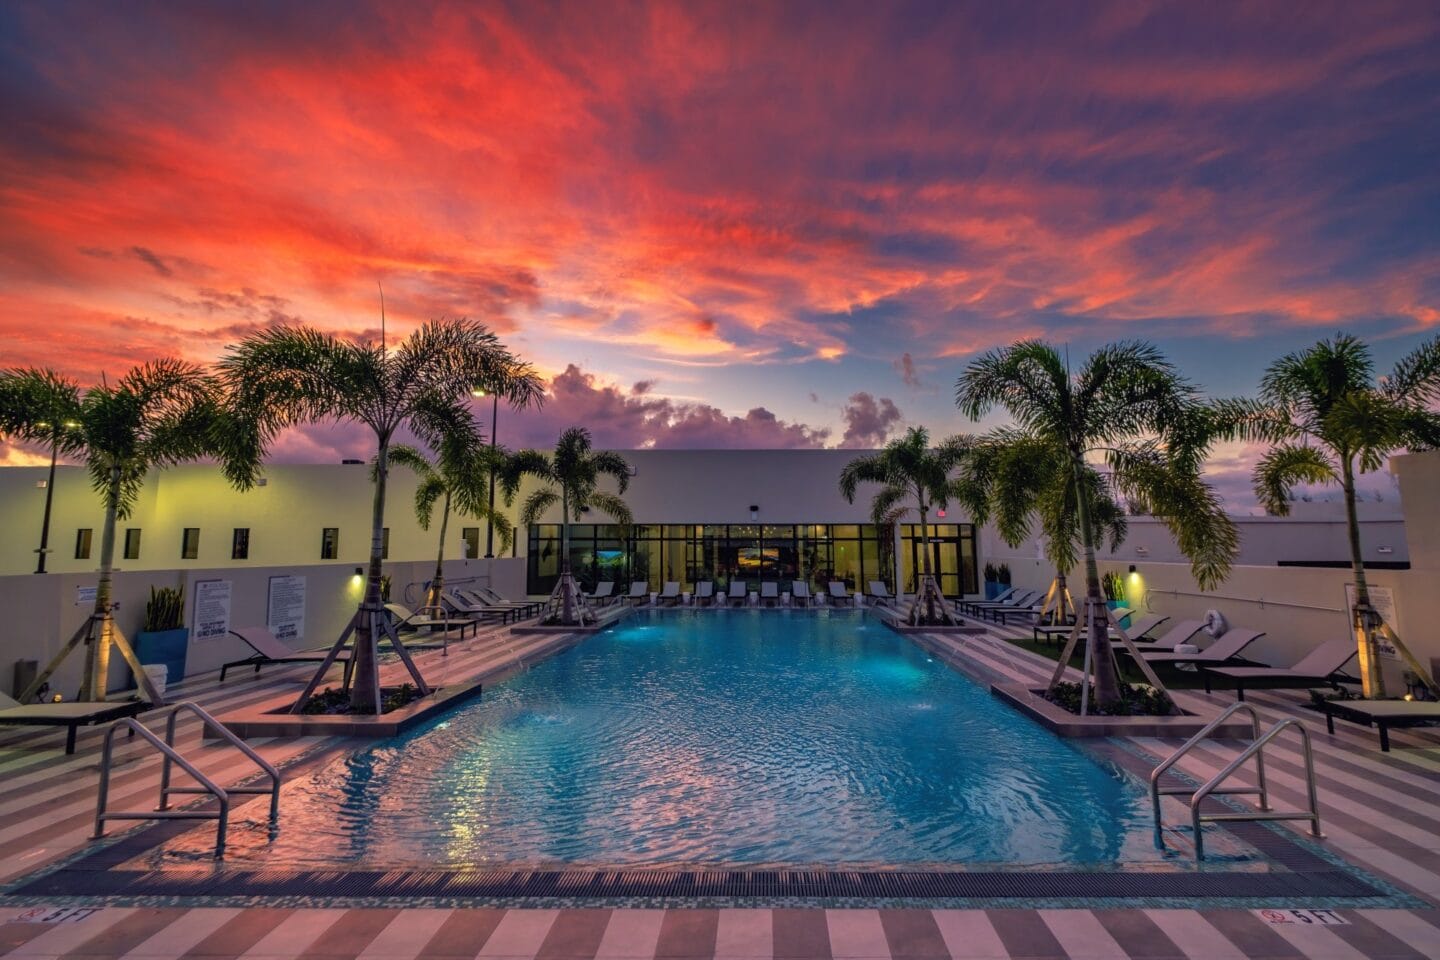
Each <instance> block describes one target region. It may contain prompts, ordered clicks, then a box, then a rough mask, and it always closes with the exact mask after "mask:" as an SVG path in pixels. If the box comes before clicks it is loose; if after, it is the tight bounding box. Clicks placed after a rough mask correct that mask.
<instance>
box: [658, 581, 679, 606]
mask: <svg viewBox="0 0 1440 960" xmlns="http://www.w3.org/2000/svg"><path fill="white" fill-rule="evenodd" d="M656 602H657V603H667V602H668V603H669V604H670V605H671V606H674V605H675V604H677V603H679V602H680V581H678V580H666V581H665V589H663V590H661V591H660V596H659V597H657V598H656Z"/></svg>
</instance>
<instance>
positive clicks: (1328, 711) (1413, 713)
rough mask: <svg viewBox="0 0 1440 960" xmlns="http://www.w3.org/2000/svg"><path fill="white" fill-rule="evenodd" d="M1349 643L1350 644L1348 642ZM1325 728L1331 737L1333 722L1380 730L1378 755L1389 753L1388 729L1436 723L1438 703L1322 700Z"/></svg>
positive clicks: (1439, 720)
mask: <svg viewBox="0 0 1440 960" xmlns="http://www.w3.org/2000/svg"><path fill="white" fill-rule="evenodd" d="M1352 642H1353V641H1352ZM1320 709H1321V710H1323V711H1325V727H1326V729H1328V730H1329V731H1330V734H1331V735H1332V736H1333V735H1334V733H1335V718H1336V717H1339V718H1340V719H1341V720H1349V721H1350V722H1351V723H1360V724H1364V725H1365V726H1367V727H1379V728H1380V752H1381V753H1389V752H1390V728H1391V727H1428V726H1430V725H1431V724H1435V723H1440V703H1436V702H1435V701H1433V700H1325V701H1322V702H1321V704H1320Z"/></svg>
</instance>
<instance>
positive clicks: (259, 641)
mask: <svg viewBox="0 0 1440 960" xmlns="http://www.w3.org/2000/svg"><path fill="white" fill-rule="evenodd" d="M230 635H231V636H234V637H239V638H240V639H241V640H243V641H245V645H246V646H248V647H249V648H250V649H251V650H254V651H255V652H254V653H253V654H252V655H250V656H248V657H246V658H245V659H243V660H231V661H230V662H229V663H227V664H223V665H222V666H221V667H220V682H221V683H224V682H225V674H226V673H227V672H228V671H229V670H230V668H231V667H251V666H253V667H254V668H255V672H256V673H259V672H260V668H261V667H263V666H266V665H267V664H271V663H319V662H320V661H322V660H324V659H325V658H326V657H327V656H329V655H330V648H329V647H325V648H323V649H319V650H291V649H290V648H289V647H287V646H285V644H284V643H282V642H281V641H280V639H279V638H277V637H276V636H275V634H273V633H271V632H270V631H269V630H267V629H266V628H265V627H231V628H230ZM335 659H336V660H337V661H338V662H340V663H342V664H344V668H345V684H346V685H347V686H348V685H349V683H350V652H349V651H348V650H347V651H343V652H341V653H340V655H339V656H337V657H336V658H335Z"/></svg>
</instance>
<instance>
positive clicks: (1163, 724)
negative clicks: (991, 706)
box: [990, 683, 1254, 740]
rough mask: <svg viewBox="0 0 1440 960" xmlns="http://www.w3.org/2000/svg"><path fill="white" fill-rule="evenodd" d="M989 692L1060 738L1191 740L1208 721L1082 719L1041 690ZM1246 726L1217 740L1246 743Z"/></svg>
mask: <svg viewBox="0 0 1440 960" xmlns="http://www.w3.org/2000/svg"><path fill="white" fill-rule="evenodd" d="M990 692H991V693H992V694H993V695H995V696H997V697H999V698H1000V699H1001V700H1004V701H1005V702H1006V703H1008V704H1010V705H1011V706H1012V707H1014V708H1015V709H1017V710H1019V711H1020V712H1021V713H1024V714H1025V715H1027V716H1029V717H1031V718H1033V719H1035V720H1038V721H1039V722H1040V723H1041V724H1043V725H1044V726H1045V727H1046V728H1047V729H1049V730H1050V731H1051V732H1052V733H1054V734H1056V735H1057V736H1061V737H1180V738H1188V737H1193V736H1194V735H1195V734H1197V733H1199V732H1200V728H1201V727H1203V726H1205V725H1206V724H1207V723H1209V722H1210V721H1209V720H1208V719H1206V718H1205V717H1199V716H1196V715H1194V714H1191V713H1182V714H1180V715H1179V716H1170V717H1098V716H1088V717H1082V716H1080V715H1079V714H1077V713H1071V712H1070V711H1068V710H1066V709H1065V708H1063V707H1060V706H1057V705H1056V704H1053V703H1051V702H1050V701H1049V700H1046V699H1045V690H1044V688H1043V687H1042V688H1032V687H1026V686H1024V685H1023V684H1019V683H993V684H991V685H990ZM1253 732H1254V731H1253V730H1252V729H1251V726H1250V724H1249V723H1246V722H1244V721H1241V720H1236V721H1233V722H1231V723H1226V724H1223V725H1222V726H1220V727H1218V728H1217V729H1216V730H1215V731H1214V732H1213V733H1212V734H1211V737H1212V738H1213V739H1216V740H1230V739H1235V740H1241V739H1248V738H1249V737H1250V736H1251V735H1252V733H1253Z"/></svg>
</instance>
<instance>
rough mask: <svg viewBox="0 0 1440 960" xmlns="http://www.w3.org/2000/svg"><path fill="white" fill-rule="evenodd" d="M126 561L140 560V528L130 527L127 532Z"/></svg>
mask: <svg viewBox="0 0 1440 960" xmlns="http://www.w3.org/2000/svg"><path fill="white" fill-rule="evenodd" d="M125 559H126V560H139V559H140V528H139V527H130V528H128V529H127V530H126V531H125Z"/></svg>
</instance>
